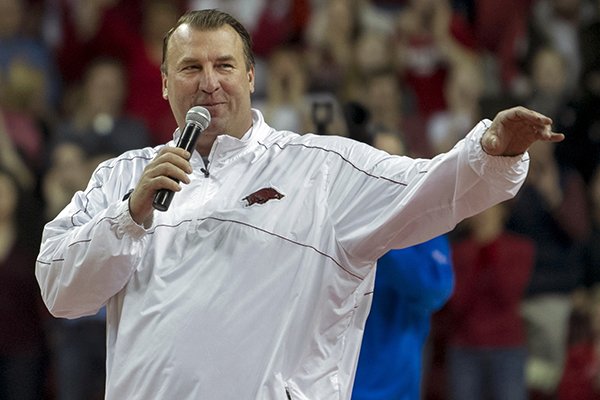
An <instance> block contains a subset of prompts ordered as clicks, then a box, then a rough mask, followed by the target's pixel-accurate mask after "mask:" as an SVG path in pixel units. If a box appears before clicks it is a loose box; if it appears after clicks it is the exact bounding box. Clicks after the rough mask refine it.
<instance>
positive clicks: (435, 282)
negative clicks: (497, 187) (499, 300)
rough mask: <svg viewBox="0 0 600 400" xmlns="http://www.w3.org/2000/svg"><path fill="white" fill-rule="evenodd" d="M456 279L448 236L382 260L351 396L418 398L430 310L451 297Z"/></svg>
mask: <svg viewBox="0 0 600 400" xmlns="http://www.w3.org/2000/svg"><path fill="white" fill-rule="evenodd" d="M453 284H454V275H453V272H452V265H451V257H450V246H449V243H448V239H447V237H446V236H439V237H436V238H434V239H432V240H430V241H428V242H425V243H422V244H419V245H416V246H413V247H409V248H406V249H402V250H392V251H390V252H388V253H387V254H385V255H384V256H383V257H382V258H381V259H380V260H379V261H378V263H377V273H376V277H375V291H374V296H373V304H372V306H371V312H370V314H369V318H368V319H367V323H366V327H365V333H364V337H363V342H362V347H361V351H360V356H359V360H358V369H357V371H356V378H355V383H354V389H353V393H352V399H353V400H375V399H377V400H417V399H419V395H420V385H421V367H422V351H423V345H424V343H425V340H426V339H427V335H428V334H429V327H430V319H431V314H432V313H433V312H434V311H436V310H438V309H439V308H440V307H442V305H443V304H444V303H445V302H446V301H447V300H448V298H449V297H450V294H451V293H452V288H453Z"/></svg>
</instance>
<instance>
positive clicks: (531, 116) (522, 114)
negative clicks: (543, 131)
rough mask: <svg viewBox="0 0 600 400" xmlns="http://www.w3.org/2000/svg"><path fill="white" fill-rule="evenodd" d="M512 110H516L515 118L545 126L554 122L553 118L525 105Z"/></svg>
mask: <svg viewBox="0 0 600 400" xmlns="http://www.w3.org/2000/svg"><path fill="white" fill-rule="evenodd" d="M510 111H514V117H515V119H521V120H527V121H528V122H530V123H532V124H533V125H535V126H538V127H544V126H547V125H551V124H552V119H551V118H549V117H547V116H545V115H544V114H540V113H539V112H537V111H534V110H530V109H528V108H525V107H515V108H513V109H511V110H510Z"/></svg>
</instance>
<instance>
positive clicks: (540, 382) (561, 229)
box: [508, 143, 590, 398]
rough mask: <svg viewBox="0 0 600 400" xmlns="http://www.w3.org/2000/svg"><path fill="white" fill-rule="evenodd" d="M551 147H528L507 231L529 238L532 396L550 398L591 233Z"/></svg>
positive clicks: (580, 194)
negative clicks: (531, 261)
mask: <svg viewBox="0 0 600 400" xmlns="http://www.w3.org/2000/svg"><path fill="white" fill-rule="evenodd" d="M553 150H554V144H553V143H536V144H535V145H533V146H531V148H530V150H529V154H530V157H531V162H530V171H529V176H528V177H527V180H526V181H525V184H524V185H523V187H522V188H521V190H520V192H519V193H518V194H517V196H516V197H515V200H514V202H513V203H512V207H511V210H512V213H511V217H510V220H509V223H508V227H509V228H510V229H512V230H514V231H516V232H518V233H521V234H524V235H526V236H529V237H530V238H532V239H533V240H534V241H535V243H536V247H537V253H536V260H535V267H534V270H533V274H532V277H531V280H530V283H529V286H528V288H527V292H526V298H525V300H524V302H523V316H524V318H525V321H526V329H527V343H528V353H529V354H528V361H527V372H526V373H527V383H528V387H529V389H530V391H531V392H532V394H535V395H536V396H540V397H539V398H552V396H554V395H555V392H556V389H557V385H558V382H559V380H560V377H561V374H562V370H563V363H564V357H565V350H566V346H567V335H568V327H569V318H570V315H571V310H572V295H573V293H574V290H575V289H576V288H577V287H578V286H579V285H580V283H581V280H582V267H583V265H582V260H581V246H582V244H583V243H584V242H585V241H586V240H587V238H588V236H589V232H590V222H589V212H588V204H587V201H586V195H585V186H584V183H583V180H582V178H581V176H580V175H579V174H578V173H577V172H576V171H575V170H573V169H569V168H565V167H564V166H561V165H559V164H558V162H557V161H556V159H555V157H554V155H553Z"/></svg>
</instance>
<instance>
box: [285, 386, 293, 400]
mask: <svg viewBox="0 0 600 400" xmlns="http://www.w3.org/2000/svg"><path fill="white" fill-rule="evenodd" d="M285 396H286V397H287V400H292V394H291V393H290V388H289V387H287V386H286V387H285Z"/></svg>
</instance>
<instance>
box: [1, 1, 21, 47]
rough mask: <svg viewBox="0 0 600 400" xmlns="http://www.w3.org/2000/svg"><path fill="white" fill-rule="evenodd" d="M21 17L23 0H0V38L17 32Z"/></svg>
mask: <svg viewBox="0 0 600 400" xmlns="http://www.w3.org/2000/svg"><path fill="white" fill-rule="evenodd" d="M22 18H23V0H0V38H8V37H11V36H13V35H15V34H17V33H18V32H19V28H20V27H21V22H22Z"/></svg>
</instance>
